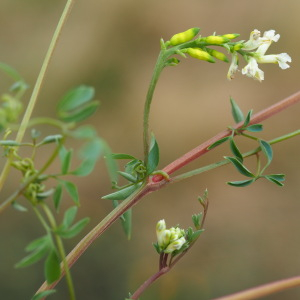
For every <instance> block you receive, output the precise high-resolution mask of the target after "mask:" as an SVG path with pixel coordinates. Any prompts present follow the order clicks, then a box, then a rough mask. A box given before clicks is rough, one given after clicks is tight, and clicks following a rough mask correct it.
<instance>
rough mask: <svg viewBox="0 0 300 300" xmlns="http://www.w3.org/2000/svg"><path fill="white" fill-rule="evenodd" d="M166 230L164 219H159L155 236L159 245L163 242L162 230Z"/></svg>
mask: <svg viewBox="0 0 300 300" xmlns="http://www.w3.org/2000/svg"><path fill="white" fill-rule="evenodd" d="M165 230H166V222H165V220H160V221H158V222H157V224H156V237H157V242H158V245H159V246H160V247H161V246H162V245H163V244H164V238H165V236H164V231H165Z"/></svg>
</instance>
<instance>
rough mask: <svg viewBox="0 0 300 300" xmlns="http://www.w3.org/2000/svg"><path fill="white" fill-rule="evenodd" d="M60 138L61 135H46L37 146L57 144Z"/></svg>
mask: <svg viewBox="0 0 300 300" xmlns="http://www.w3.org/2000/svg"><path fill="white" fill-rule="evenodd" d="M62 138H63V136H62V135H61V134H55V135H48V136H46V137H45V138H44V139H43V140H42V141H41V142H40V143H39V144H38V146H41V145H45V144H50V143H56V142H59V141H60V140H61V139H62Z"/></svg>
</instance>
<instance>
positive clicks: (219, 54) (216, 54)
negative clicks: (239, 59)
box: [206, 48, 229, 62]
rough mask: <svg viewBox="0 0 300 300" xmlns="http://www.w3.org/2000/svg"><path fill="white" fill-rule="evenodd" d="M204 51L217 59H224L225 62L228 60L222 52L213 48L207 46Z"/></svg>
mask: <svg viewBox="0 0 300 300" xmlns="http://www.w3.org/2000/svg"><path fill="white" fill-rule="evenodd" d="M206 51H207V52H208V53H209V54H210V55H211V56H213V57H215V58H217V59H219V60H222V61H225V62H229V60H228V58H227V57H226V55H225V54H224V53H222V52H219V51H217V50H215V49H209V48H207V49H206Z"/></svg>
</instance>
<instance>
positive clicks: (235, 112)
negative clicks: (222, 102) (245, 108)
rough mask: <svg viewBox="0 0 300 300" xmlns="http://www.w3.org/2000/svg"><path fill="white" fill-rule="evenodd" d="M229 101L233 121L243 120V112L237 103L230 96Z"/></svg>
mask: <svg viewBox="0 0 300 300" xmlns="http://www.w3.org/2000/svg"><path fill="white" fill-rule="evenodd" d="M230 103H231V114H232V116H233V119H234V121H235V123H239V122H242V121H244V114H243V112H242V111H241V109H240V108H239V106H238V105H237V103H236V102H235V101H234V100H233V99H232V98H231V97H230Z"/></svg>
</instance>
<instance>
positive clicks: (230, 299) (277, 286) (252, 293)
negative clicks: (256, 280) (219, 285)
mask: <svg viewBox="0 0 300 300" xmlns="http://www.w3.org/2000/svg"><path fill="white" fill-rule="evenodd" d="M297 286H300V276H296V277H292V278H288V279H283V280H278V281H275V282H271V283H267V284H264V285H261V286H257V287H255V288H252V289H248V290H245V291H242V292H239V293H235V294H232V295H228V296H224V297H220V298H215V299H214V300H245V299H247V300H252V299H258V298H261V297H264V296H268V295H271V294H274V293H278V292H281V291H284V290H287V289H290V288H293V287H297Z"/></svg>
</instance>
